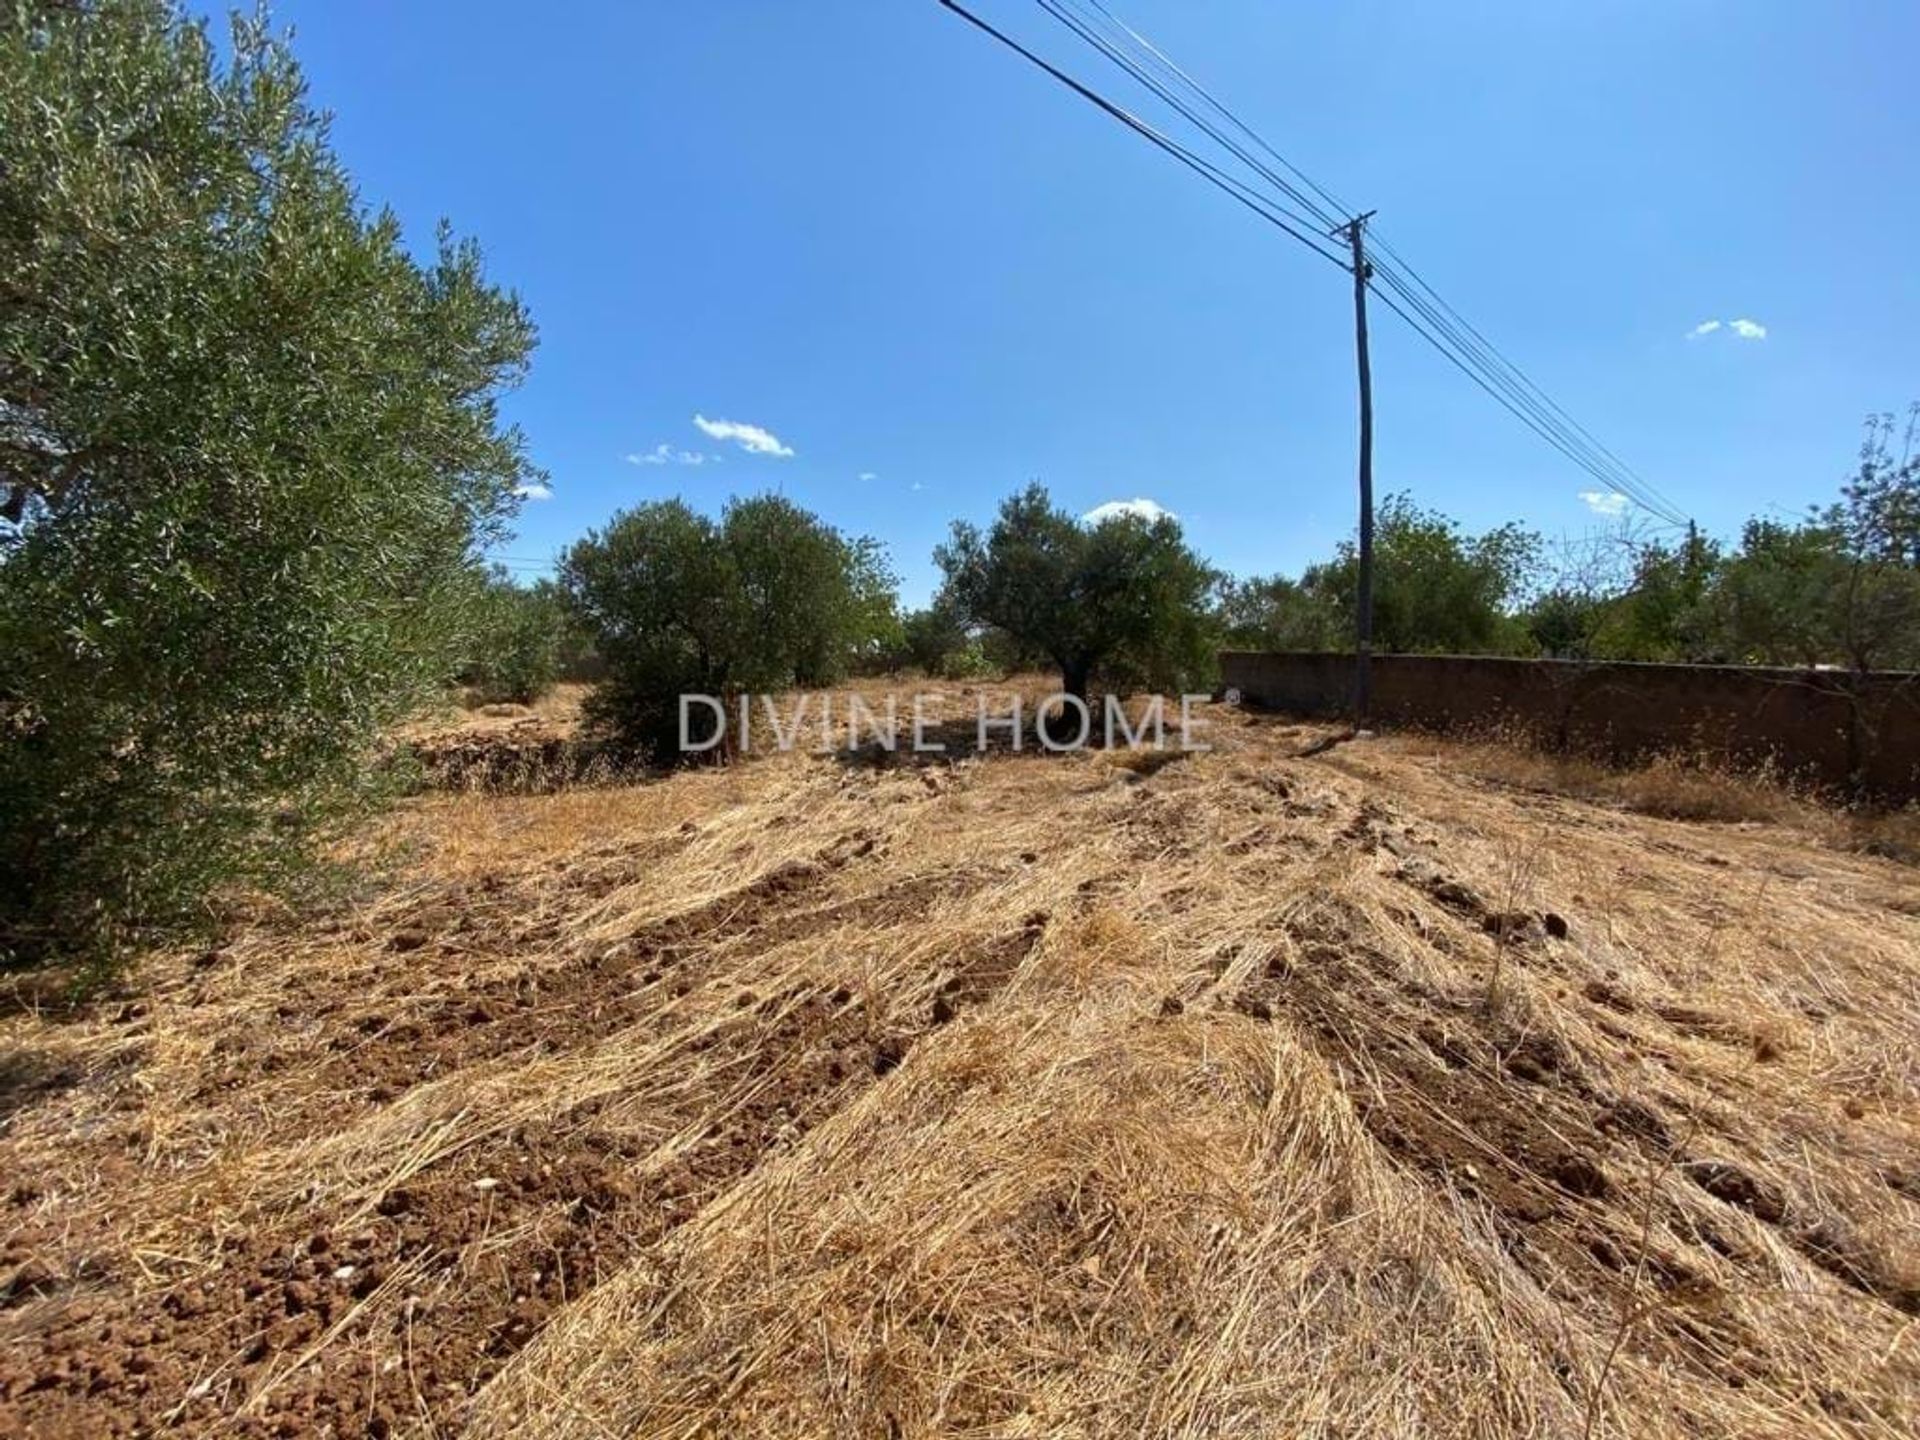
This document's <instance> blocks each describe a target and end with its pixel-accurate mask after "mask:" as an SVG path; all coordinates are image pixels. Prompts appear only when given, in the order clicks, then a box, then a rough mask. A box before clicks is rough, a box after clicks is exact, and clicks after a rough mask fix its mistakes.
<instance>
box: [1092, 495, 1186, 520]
mask: <svg viewBox="0 0 1920 1440" xmlns="http://www.w3.org/2000/svg"><path fill="white" fill-rule="evenodd" d="M1120 515H1138V516H1139V517H1140V518H1141V519H1142V520H1146V521H1149V522H1151V521H1154V520H1160V519H1167V520H1177V519H1178V518H1179V517H1178V516H1177V515H1175V514H1174V513H1173V512H1172V511H1171V510H1169V509H1167V508H1166V506H1164V505H1161V504H1159V503H1158V502H1156V501H1153V500H1148V499H1147V498H1145V497H1144V496H1141V497H1138V498H1135V499H1132V500H1109V501H1107V503H1106V504H1104V505H1096V506H1094V507H1093V509H1091V510H1089V511H1087V513H1086V514H1084V515H1082V516H1081V517H1080V518H1081V519H1082V520H1083V521H1085V522H1086V523H1087V524H1089V525H1098V524H1099V523H1100V522H1101V521H1102V520H1112V519H1114V518H1115V517H1116V516H1120Z"/></svg>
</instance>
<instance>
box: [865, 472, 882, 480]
mask: <svg viewBox="0 0 1920 1440" xmlns="http://www.w3.org/2000/svg"><path fill="white" fill-rule="evenodd" d="M860 478H861V479H862V480H878V479H879V478H880V477H879V476H878V475H877V474H875V473H874V472H873V471H871V470H862V471H861V472H860Z"/></svg>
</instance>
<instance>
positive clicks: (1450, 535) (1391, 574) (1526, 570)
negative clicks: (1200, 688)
mask: <svg viewBox="0 0 1920 1440" xmlns="http://www.w3.org/2000/svg"><path fill="white" fill-rule="evenodd" d="M1539 561H1540V541H1539V537H1538V536H1536V535H1534V534H1533V533H1532V532H1531V531H1528V530H1525V529H1522V528H1521V527H1520V526H1517V525H1511V524H1508V525H1501V526H1498V527H1496V528H1494V529H1492V530H1489V531H1486V532H1485V533H1484V534H1480V535H1470V534H1467V533H1465V532H1463V531H1462V530H1461V528H1460V527H1459V526H1458V525H1457V524H1456V523H1455V522H1454V521H1452V520H1450V519H1448V518H1447V517H1446V516H1444V515H1441V514H1439V513H1438V512H1437V511H1431V510H1422V509H1420V508H1419V507H1418V506H1416V505H1415V504H1414V503H1413V502H1412V500H1411V499H1410V498H1409V497H1407V496H1405V495H1392V496H1389V497H1388V498H1387V499H1386V500H1385V501H1384V502H1382V504H1381V505H1380V508H1379V510H1378V512H1377V513H1376V515H1375V519H1374V541H1373V565H1374V575H1373V634H1374V648H1375V649H1376V650H1377V651H1381V652H1388V653H1399V654H1454V655H1510V654H1517V653H1521V652H1523V651H1525V650H1527V649H1528V648H1530V646H1529V641H1528V639H1527V636H1526V633H1525V629H1524V627H1523V626H1522V625H1521V623H1520V622H1519V621H1518V620H1517V619H1516V618H1515V614H1514V611H1515V609H1516V608H1517V606H1518V605H1519V603H1520V601H1521V600H1522V598H1523V597H1524V596H1525V595H1526V594H1527V592H1528V590H1529V588H1530V586H1531V585H1532V583H1533V580H1534V578H1535V576H1536V574H1537V572H1538V568H1539ZM1359 577H1360V558H1359V552H1358V547H1357V546H1356V545H1355V544H1354V543H1353V542H1352V541H1343V542H1342V543H1341V544H1340V546H1339V547H1338V549H1337V550H1336V551H1335V554H1334V556H1333V558H1332V559H1331V560H1327V561H1323V562H1320V563H1318V564H1314V565H1310V566H1308V567H1307V569H1306V570H1305V571H1304V572H1303V573H1302V574H1301V576H1300V578H1299V579H1298V580H1297V581H1295V580H1288V579H1286V578H1284V577H1272V578H1267V579H1259V578H1256V579H1253V580H1248V581H1241V582H1236V583H1233V584H1230V585H1229V586H1228V587H1227V588H1226V590H1225V592H1224V603H1223V610H1222V618H1223V623H1224V627H1225V630H1226V633H1227V638H1228V640H1229V643H1231V644H1234V645H1236V646H1238V647H1241V648H1247V649H1273V650H1350V649H1352V648H1353V644H1354V628H1355V627H1354V613H1355V606H1356V603H1357V596H1358V594H1359V588H1360V580H1359Z"/></svg>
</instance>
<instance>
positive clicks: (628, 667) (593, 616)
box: [560, 495, 894, 759]
mask: <svg viewBox="0 0 1920 1440" xmlns="http://www.w3.org/2000/svg"><path fill="white" fill-rule="evenodd" d="M560 587H561V590H562V592H563V593H564V595H565V596H566V600H567V603H568V605H569V606H570V607H571V609H572V610H573V613H574V614H575V615H576V616H577V617H578V619H579V621H580V623H581V624H583V625H584V626H585V627H586V628H587V629H588V630H589V632H590V633H591V634H592V635H593V637H594V643H595V646H596V648H597V649H598V651H599V653H600V655H601V657H602V659H603V660H604V662H605V665H606V669H607V676H606V679H605V680H604V681H603V682H602V684H601V685H600V686H599V687H598V688H597V689H596V690H595V691H594V692H593V694H592V695H591V696H590V697H589V698H588V701H587V707H586V713H587V717H588V719H589V721H590V722H592V723H593V724H595V725H596V726H597V727H598V728H600V729H601V730H603V731H604V732H605V733H607V734H608V735H609V736H610V737H611V738H613V739H614V740H615V741H616V742H618V743H620V744H622V745H624V746H626V747H628V748H630V749H632V750H636V751H639V752H641V753H643V754H647V755H650V756H652V757H654V758H656V759H666V758H668V757H669V756H670V755H671V754H672V753H673V752H674V751H675V750H676V749H677V747H678V743H679V707H680V697H681V696H683V695H709V696H713V697H715V698H718V699H721V700H722V701H724V702H731V700H732V699H733V697H735V696H738V695H741V694H746V693H768V692H773V691H778V690H784V689H788V688H790V687H792V686H795V685H801V686H814V685H825V684H830V683H832V682H833V681H835V680H837V679H839V678H840V677H841V676H842V675H844V674H845V673H846V672H847V670H848V669H850V668H851V667H853V666H854V665H855V664H857V663H859V662H861V661H862V660H863V659H865V658H866V657H869V656H875V655H878V654H879V653H880V648H881V646H882V645H883V643H884V641H885V637H886V634H887V630H888V627H889V626H890V625H891V624H893V623H894V618H893V617H894V598H893V597H894V577H893V574H892V572H891V570H890V569H889V568H888V566H887V562H886V557H885V555H884V553H883V552H882V550H881V549H880V547H879V545H878V544H877V543H876V542H874V541H872V540H868V539H864V538H863V539H849V538H848V537H846V536H844V535H842V534H840V532H839V531H837V530H835V529H833V528H832V527H831V526H829V525H827V524H826V523H825V522H824V521H822V520H820V519H819V518H818V517H817V516H815V515H812V514H810V513H809V512H807V511H806V510H803V509H801V508H800V507H799V506H797V505H794V504H792V503H791V502H790V501H787V500H785V499H782V498H781V497H779V496H776V495H761V496H756V497H753V498H750V499H745V500H735V501H733V502H731V503H730V504H729V505H728V506H727V507H726V509H725V511H724V512H723V513H722V515H721V517H720V519H719V520H717V521H715V520H712V519H709V518H708V517H706V516H704V515H701V514H698V513H697V512H695V511H694V510H692V509H691V508H689V507H688V506H687V505H686V504H685V503H683V502H682V501H680V500H663V501H657V502H654V503H650V504H646V505H641V506H639V507H637V508H635V509H633V510H629V511H626V512H625V513H623V514H621V515H618V516H616V517H615V518H614V520H613V521H612V523H611V524H609V525H608V526H607V527H606V528H605V529H604V530H599V531H593V532H590V533H589V534H588V535H587V536H586V538H585V539H583V540H581V541H579V542H578V543H577V544H575V545H574V546H573V548H572V549H571V550H569V551H568V552H567V554H566V556H565V557H564V558H563V560H562V561H561V565H560ZM695 715H696V716H697V718H698V720H699V721H700V723H701V724H702V725H703V726H704V725H708V724H710V723H711V722H710V719H709V718H708V717H707V715H706V713H705V712H704V711H697V712H695ZM705 734H706V732H705V730H704V729H703V730H701V731H700V732H699V733H698V734H696V735H695V736H693V737H692V738H695V739H704V738H705Z"/></svg>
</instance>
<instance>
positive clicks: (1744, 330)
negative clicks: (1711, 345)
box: [1687, 320, 1767, 340]
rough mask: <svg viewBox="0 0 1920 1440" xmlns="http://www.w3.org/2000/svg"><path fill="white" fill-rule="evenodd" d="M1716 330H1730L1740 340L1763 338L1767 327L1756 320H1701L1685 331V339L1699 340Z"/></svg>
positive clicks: (1765, 336) (1765, 335)
mask: <svg viewBox="0 0 1920 1440" xmlns="http://www.w3.org/2000/svg"><path fill="white" fill-rule="evenodd" d="M1716 330H1730V331H1732V332H1733V333H1734V334H1735V335H1738V336H1739V337H1740V338H1741V339H1742V340H1764V339H1766V338H1767V327H1766V326H1764V325H1762V324H1761V323H1760V322H1759V321H1758V320H1702V321H1701V322H1700V323H1699V324H1698V325H1696V326H1694V327H1693V329H1691V330H1689V331H1688V332H1687V339H1689V340H1700V339H1704V338H1705V337H1706V336H1708V335H1711V334H1713V333H1714V332H1715V331H1716Z"/></svg>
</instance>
